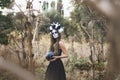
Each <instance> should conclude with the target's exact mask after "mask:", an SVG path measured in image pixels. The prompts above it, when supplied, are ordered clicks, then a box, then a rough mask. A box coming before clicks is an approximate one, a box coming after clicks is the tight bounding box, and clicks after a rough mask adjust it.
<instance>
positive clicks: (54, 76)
mask: <svg viewBox="0 0 120 80" xmlns="http://www.w3.org/2000/svg"><path fill="white" fill-rule="evenodd" d="M61 52H62V50H61V49H60V50H59V55H61ZM45 80H66V74H65V70H64V66H63V63H62V61H61V59H57V60H56V61H53V62H50V63H49V65H48V67H47V70H46V74H45Z"/></svg>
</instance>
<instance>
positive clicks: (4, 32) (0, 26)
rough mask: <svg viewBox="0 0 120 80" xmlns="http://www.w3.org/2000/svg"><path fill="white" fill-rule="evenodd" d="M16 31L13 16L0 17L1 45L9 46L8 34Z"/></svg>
mask: <svg viewBox="0 0 120 80" xmlns="http://www.w3.org/2000/svg"><path fill="white" fill-rule="evenodd" d="M13 29H14V26H13V20H12V14H8V15H7V16H4V15H0V43H1V44H5V45H7V44H8V34H9V33H10V32H11V31H12V30H13Z"/></svg>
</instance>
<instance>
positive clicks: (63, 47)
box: [50, 41, 68, 61]
mask: <svg viewBox="0 0 120 80" xmlns="http://www.w3.org/2000/svg"><path fill="white" fill-rule="evenodd" d="M59 46H60V48H61V50H62V52H63V54H62V55H60V56H53V59H52V60H50V61H55V60H56V59H60V58H67V57H68V55H67V49H66V47H65V46H64V44H63V43H62V42H61V41H60V42H59Z"/></svg>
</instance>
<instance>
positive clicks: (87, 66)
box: [75, 58, 92, 70]
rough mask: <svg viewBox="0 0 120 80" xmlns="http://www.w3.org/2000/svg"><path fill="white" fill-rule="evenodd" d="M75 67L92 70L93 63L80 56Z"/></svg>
mask: <svg viewBox="0 0 120 80" xmlns="http://www.w3.org/2000/svg"><path fill="white" fill-rule="evenodd" d="M75 67H77V68H78V69H80V70H90V69H91V68H92V65H91V64H90V63H89V62H88V61H87V60H86V59H84V58H80V59H78V60H77V61H76V62H75Z"/></svg>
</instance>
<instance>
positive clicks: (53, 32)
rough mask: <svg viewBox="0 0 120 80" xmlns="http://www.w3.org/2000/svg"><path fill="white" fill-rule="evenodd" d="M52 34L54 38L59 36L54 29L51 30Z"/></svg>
mask: <svg viewBox="0 0 120 80" xmlns="http://www.w3.org/2000/svg"><path fill="white" fill-rule="evenodd" d="M52 36H53V37H54V38H55V39H56V38H58V37H59V34H58V32H57V31H56V30H53V31H52Z"/></svg>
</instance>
